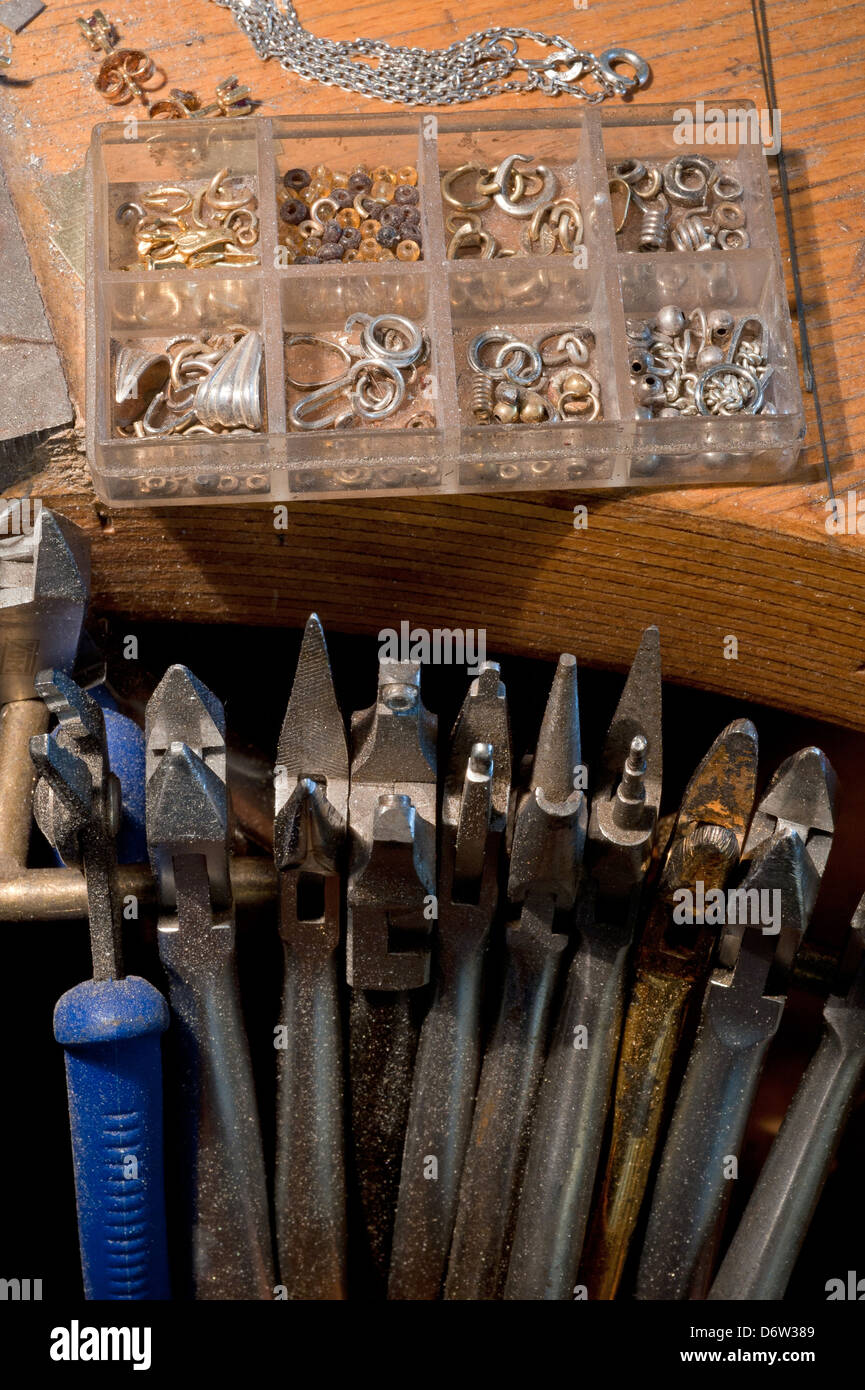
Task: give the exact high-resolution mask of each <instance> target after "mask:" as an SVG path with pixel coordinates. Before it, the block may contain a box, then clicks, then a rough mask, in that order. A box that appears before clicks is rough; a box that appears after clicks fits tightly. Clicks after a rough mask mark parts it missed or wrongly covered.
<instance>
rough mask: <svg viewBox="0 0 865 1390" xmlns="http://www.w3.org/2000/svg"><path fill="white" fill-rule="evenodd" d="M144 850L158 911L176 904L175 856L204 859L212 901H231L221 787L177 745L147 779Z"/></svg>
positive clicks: (224, 793) (199, 761)
mask: <svg viewBox="0 0 865 1390" xmlns="http://www.w3.org/2000/svg"><path fill="white" fill-rule="evenodd" d="M147 847H148V850H149V852H150V859H151V863H152V865H153V871H154V873H155V875H156V878H157V882H158V887H159V901H160V903H161V904H162V906H163V907H174V906H175V904H176V887H175V881H174V859H175V856H178V855H192V854H194V855H201V856H203V857H204V859H205V860H206V862H207V876H208V879H209V880H210V884H211V891H212V895H213V897H214V901H215V902H220V903H226V902H228V901H230V888H229V884H228V794H227V791H226V787H225V783H224V782H223V781H222V780H221V778H220V777H219V776H218V775H217V773H216V772H214V771H213V770H212V769H211V768H209V767H208V766H207V764H206V763H205V762H204V761H203V760H202V759H201V758H200V757H199V756H198V754H197V753H195V752H193V750H192V749H191V748H189V747H188V746H187V745H186V744H185V743H182V742H180V741H178V742H173V743H171V744H170V746H169V747H168V748H167V749H166V751H165V753H164V754H163V756H162V757H161V758H160V760H159V762H158V763H157V764H156V767H155V768H154V771H153V773H152V774H151V776H150V777H149V778H148V782H147Z"/></svg>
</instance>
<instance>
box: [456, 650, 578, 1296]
mask: <svg viewBox="0 0 865 1390" xmlns="http://www.w3.org/2000/svg"><path fill="white" fill-rule="evenodd" d="M581 774H582V764H581V762H580V721H579V708H578V704H577V663H576V660H575V658H574V657H573V656H569V655H564V656H560V657H559V663H558V667H557V669H556V674H555V676H554V678H553V683H552V689H551V691H550V696H549V700H548V701H547V707H546V711H545V713H544V718H543V723H542V725H541V732H540V736H539V738H538V746H537V751H536V753H535V757H534V761H533V763H532V768H531V777H530V782H529V787H528V790H527V791H526V792H525V794H524V796H523V798H522V801H521V804H520V805H519V806H518V808H517V812H516V818H515V824H514V840H513V846H512V850H511V862H510V874H509V879H508V896H509V898H510V900H511V902H513V903H521V904H522V908H521V911H520V916H519V919H518V921H515V922H513V921H512V922H511V923H510V924H509V926H508V928H507V938H506V940H507V969H506V973H505V981H504V988H503V993H502V998H501V1003H500V1007H499V1013H498V1018H497V1021H496V1024H495V1028H494V1031H493V1034H492V1037H491V1039H490V1042H489V1044H488V1046H487V1050H486V1053H485V1055H484V1061H483V1067H482V1069H481V1078H480V1084H479V1087H478V1094H477V1100H476V1102H475V1109H474V1117H473V1121H472V1130H471V1135H470V1138H469V1146H468V1150H467V1152H466V1161H465V1166H464V1169H463V1175H462V1181H461V1183H460V1194H459V1206H458V1210H457V1219H456V1225H455V1228H454V1238H453V1244H452V1248H451V1254H450V1260H449V1263H448V1273H447V1280H446V1284H445V1297H446V1298H449V1299H496V1298H500V1297H501V1296H502V1293H503V1290H504V1283H505V1276H506V1274H507V1267H508V1258H509V1255H510V1247H511V1240H512V1237H513V1229H514V1220H515V1216H516V1204H517V1197H518V1194H519V1187H520V1180H521V1177H522V1171H523V1166H524V1163H525V1158H526V1152H527V1149H528V1143H529V1136H530V1132H531V1121H532V1111H533V1108H534V1103H535V1097H536V1094H537V1089H538V1084H539V1082H540V1078H541V1073H542V1070H543V1065H544V1055H545V1051H546V1044H547V1032H548V1023H549V1016H550V1008H551V1004H552V997H553V991H554V988H555V984H556V980H557V977H558V974H559V965H560V962H561V958H562V953H563V951H564V950H565V947H566V946H567V944H568V941H569V933H570V930H571V925H572V914H571V909H572V908H573V905H574V901H575V899H576V895H577V888H578V884H579V878H580V866H581V862H582V857H583V847H584V844H585V838H586V822H587V819H588V812H587V806H586V796H585V792H584V791H583V790H582V789H581V785H580V784H581V783H582V775H581Z"/></svg>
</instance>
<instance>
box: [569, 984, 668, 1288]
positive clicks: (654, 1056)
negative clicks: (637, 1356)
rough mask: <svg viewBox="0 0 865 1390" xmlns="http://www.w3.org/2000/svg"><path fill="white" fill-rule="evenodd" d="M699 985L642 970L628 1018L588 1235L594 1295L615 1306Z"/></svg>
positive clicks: (589, 1284)
mask: <svg viewBox="0 0 865 1390" xmlns="http://www.w3.org/2000/svg"><path fill="white" fill-rule="evenodd" d="M693 989H694V982H693V981H692V980H691V979H687V978H685V977H682V976H675V975H666V974H661V973H657V974H656V973H655V972H654V971H651V970H646V971H642V972H640V973H639V974H638V975H637V978H636V981H635V983H634V987H633V990H632V992H631V1002H630V1005H629V1007H628V1012H627V1014H626V1016H625V1027H624V1031H623V1033H622V1050H621V1054H620V1057H619V1065H618V1070H617V1072H616V1087H615V1094H614V1098H613V1107H612V1109H613V1120H612V1134H611V1139H610V1151H609V1155H608V1158H607V1165H606V1172H605V1174H604V1180H603V1184H602V1187H601V1192H600V1196H599V1199H598V1201H597V1202H596V1203H595V1208H594V1217H593V1219H592V1225H591V1227H590V1230H589V1238H588V1242H587V1248H586V1256H585V1261H584V1263H585V1266H586V1269H587V1271H588V1278H589V1283H588V1287H589V1296H590V1297H591V1298H593V1299H595V1298H596V1299H612V1298H615V1296H616V1291H617V1289H618V1287H619V1283H620V1281H621V1278H622V1274H623V1272H624V1268H625V1262H626V1260H627V1257H628V1251H629V1249H630V1244H631V1240H632V1238H633V1234H634V1229H635V1227H636V1224H637V1220H638V1218H639V1215H640V1209H641V1207H642V1204H643V1198H644V1196H645V1193H646V1185H647V1183H648V1181H649V1171H650V1168H651V1164H652V1159H653V1157H654V1153H655V1147H656V1145H657V1142H658V1134H659V1131H660V1128H661V1120H662V1118H663V1115H664V1110H665V1106H666V1101H667V1093H668V1090H669V1085H670V1073H671V1070H672V1067H673V1063H674V1061H675V1057H676V1052H677V1050H678V1046H679V1040H680V1038H681V1036H682V1030H683V1028H684V1026H685V1020H686V1018H687V1016H688V1012H689V1005H690V1002H691V997H692V994H693Z"/></svg>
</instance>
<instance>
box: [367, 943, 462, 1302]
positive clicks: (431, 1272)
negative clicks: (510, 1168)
mask: <svg viewBox="0 0 865 1390" xmlns="http://www.w3.org/2000/svg"><path fill="white" fill-rule="evenodd" d="M440 926H441V922H440ZM484 941H485V937H483V938H481V940H480V943H479V945H478V946H477V947H476V948H473V949H471V950H469V951H467V952H465V953H460V952H454V953H453V956H454V958H453V960H451V961H449V962H448V963H447V965H446V966H445V972H446V973H444V974H442V975H440V976H439V980H438V984H437V986H436V993H435V996H434V998H433V1002H432V1004H431V1005H430V1008H429V1012H428V1013H427V1016H426V1018H425V1019H424V1023H423V1028H422V1030H421V1035H420V1043H419V1045H418V1050H417V1057H416V1058H415V1066H414V1080H413V1085H412V1096H411V1108H410V1110H409V1118H408V1125H407V1128H406V1138H405V1148H404V1149H403V1155H402V1175H401V1177H400V1185H399V1201H398V1203H397V1210H396V1222H395V1225H394V1236H393V1249H392V1252H391V1262H390V1278H389V1282H388V1298H391V1299H410V1300H413V1301H419V1300H432V1299H437V1298H440V1297H441V1292H442V1284H443V1282H444V1277H445V1271H446V1269H447V1257H448V1250H449V1249H450V1243H451V1237H452V1235H453V1229H454V1222H455V1220H456V1214H457V1202H458V1199H459V1184H460V1174H461V1173H462V1169H463V1160H464V1158H465V1153H466V1147H467V1145H468V1141H469V1133H470V1131H471V1123H472V1108H473V1106H474V1098H475V1089H476V1087H477V1080H478V1073H479V1071H480V1065H481V1051H480V1001H481V980H482V975H483V945H484Z"/></svg>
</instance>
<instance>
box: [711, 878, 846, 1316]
mask: <svg viewBox="0 0 865 1390" xmlns="http://www.w3.org/2000/svg"><path fill="white" fill-rule="evenodd" d="M846 955H847V959H846V960H845V962H844V964H843V965H842V969H841V972H840V974H841V976H842V978H843V979H844V981H845V983H846V981H847V979H850V985H849V988H848V989H847V992H846V994H833V995H831V996H830V997H829V999H828V1000H827V1001H826V1006H825V1008H824V1010H823V1036H822V1038H821V1039H820V1045H819V1047H818V1048H817V1051H816V1052H815V1054H814V1056H813V1058H812V1059H811V1063H810V1066H809V1067H808V1070H807V1071H806V1072H805V1075H804V1076H803V1078H802V1080H801V1082H800V1083H799V1087H798V1089H797V1091H796V1094H795V1095H794V1097H793V1099H792V1101H791V1102H790V1107H789V1109H788V1111H787V1114H786V1115H785V1116H784V1123H783V1124H782V1126H781V1128H780V1130H779V1131H778V1134H777V1135H776V1137H775V1141H774V1143H773V1145H772V1148H771V1150H770V1152H769V1157H768V1158H767V1159H766V1162H765V1163H764V1165H763V1167H762V1169H761V1170H760V1176H759V1177H758V1179H757V1183H756V1186H755V1187H754V1191H753V1192H752V1193H751V1196H750V1198H749V1200H748V1205H747V1207H746V1208H745V1211H744V1213H743V1215H742V1218H741V1220H740V1222H739V1225H738V1227H737V1230H736V1234H735V1235H734V1236H733V1239H732V1241H731V1243H730V1246H729V1248H728V1250H727V1253H726V1255H725V1256H724V1259H723V1261H722V1263H721V1267H720V1269H719V1270H718V1273H717V1274H716V1276H715V1281H714V1283H713V1284H712V1287H711V1289H710V1291H709V1299H710V1300H713V1301H714V1300H718V1301H728V1300H731V1299H757V1300H761V1301H766V1300H777V1299H781V1298H783V1297H784V1294H785V1292H786V1289H787V1284H788V1282H789V1279H790V1275H791V1274H792V1272H793V1267H794V1265H795V1263H796V1259H797V1257H798V1255H799V1251H800V1249H801V1247H802V1242H803V1240H804V1239H805V1236H806V1234H807V1231H808V1227H809V1225H810V1224H811V1219H812V1217H813V1215H814V1212H815V1211H816V1209H817V1203H818V1202H819V1200H820V1193H821V1192H822V1190H823V1184H824V1183H825V1181H826V1176H827V1174H828V1172H829V1169H830V1167H831V1164H832V1160H833V1158H834V1155H835V1151H836V1149H837V1147H838V1143H839V1140H840V1139H841V1136H842V1134H843V1133H844V1127H845V1125H846V1123H847V1118H848V1116H849V1114H850V1110H851V1108H852V1105H853V1102H854V1100H855V1098H856V1095H857V1092H858V1090H859V1088H860V1086H861V1082H862V1078H863V1075H865V897H863V898H862V899H861V900H860V902H859V906H858V907H857V909H856V912H855V914H854V917H853V923H852V926H851V930H850V940H849V943H848V949H847V953H846Z"/></svg>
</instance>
